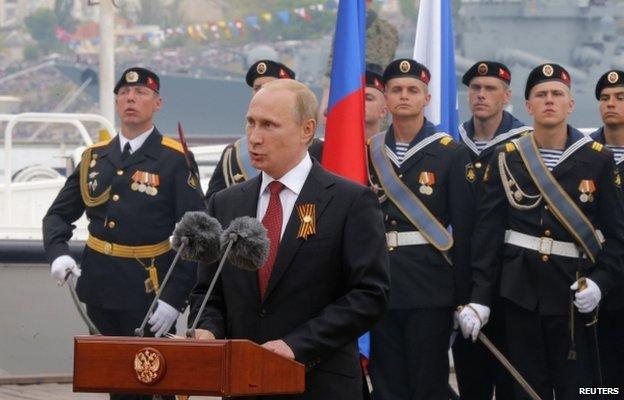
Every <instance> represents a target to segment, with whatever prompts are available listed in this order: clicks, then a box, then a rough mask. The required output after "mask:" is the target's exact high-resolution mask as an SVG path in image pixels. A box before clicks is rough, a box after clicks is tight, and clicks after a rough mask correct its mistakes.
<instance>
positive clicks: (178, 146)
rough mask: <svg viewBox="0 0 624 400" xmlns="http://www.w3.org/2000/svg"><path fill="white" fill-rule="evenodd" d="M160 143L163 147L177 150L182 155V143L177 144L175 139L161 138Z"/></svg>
mask: <svg viewBox="0 0 624 400" xmlns="http://www.w3.org/2000/svg"><path fill="white" fill-rule="evenodd" d="M161 143H162V145H163V146H165V147H169V148H170V149H174V150H177V151H179V152H180V153H182V154H184V148H182V143H180V142H178V141H177V140H175V139H172V138H170V137H167V136H163V138H162V141H161Z"/></svg>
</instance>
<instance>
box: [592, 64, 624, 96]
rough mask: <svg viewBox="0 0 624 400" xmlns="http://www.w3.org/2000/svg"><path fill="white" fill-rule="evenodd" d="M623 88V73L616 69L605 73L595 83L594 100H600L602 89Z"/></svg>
mask: <svg viewBox="0 0 624 400" xmlns="http://www.w3.org/2000/svg"><path fill="white" fill-rule="evenodd" d="M618 86H624V71H620V70H617V69H614V70H611V71H608V72H605V73H604V74H603V75H602V76H601V77H600V79H598V83H596V100H600V94H601V93H602V89H604V88H608V87H618Z"/></svg>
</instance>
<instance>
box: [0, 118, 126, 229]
mask: <svg viewBox="0 0 624 400" xmlns="http://www.w3.org/2000/svg"><path fill="white" fill-rule="evenodd" d="M0 122H4V123H6V127H5V130H4V183H3V184H2V185H0V198H1V199H2V203H1V205H0V207H1V208H2V212H1V213H0V215H2V217H3V221H2V224H1V225H0V238H2V239H36V238H41V219H42V218H43V215H44V214H43V213H45V210H46V209H47V207H49V206H50V203H51V200H52V199H53V198H54V197H55V196H56V193H58V190H59V189H60V188H61V187H62V185H63V182H64V181H65V178H54V179H47V180H41V181H30V182H12V174H13V172H14V171H13V157H12V152H13V134H14V130H15V127H16V126H17V125H18V124H20V123H25V122H30V123H41V124H69V125H72V126H74V127H75V128H76V130H77V131H78V134H79V137H80V140H81V142H82V144H83V145H84V146H89V145H91V144H93V139H92V138H91V136H90V135H89V133H88V131H87V129H86V128H85V125H84V122H95V123H99V124H100V125H101V126H102V127H103V128H104V129H106V130H107V131H108V132H109V133H110V134H111V135H114V134H115V127H114V126H113V124H112V123H111V122H110V121H109V120H108V119H106V118H104V117H102V116H101V115H97V114H78V113H74V114H72V113H30V112H29V113H22V114H0ZM74 155H75V156H76V154H74ZM78 156H79V155H78ZM74 161H76V160H74ZM75 164H76V163H75ZM83 219H84V217H83ZM85 222H86V221H79V223H78V226H79V227H80V228H82V227H83V226H86V223H85ZM81 230H83V229H78V230H77V231H76V232H75V235H74V237H75V238H77V239H82V237H81V236H84V235H83V234H82V233H81V232H80V231H81Z"/></svg>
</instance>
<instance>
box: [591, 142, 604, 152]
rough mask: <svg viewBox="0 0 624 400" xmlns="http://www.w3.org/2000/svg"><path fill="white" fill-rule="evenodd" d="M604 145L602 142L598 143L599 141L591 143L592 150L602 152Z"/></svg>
mask: <svg viewBox="0 0 624 400" xmlns="http://www.w3.org/2000/svg"><path fill="white" fill-rule="evenodd" d="M603 147H604V146H603V145H602V144H601V143H598V142H592V144H591V148H592V150H596V151H597V152H601V151H602V148H603Z"/></svg>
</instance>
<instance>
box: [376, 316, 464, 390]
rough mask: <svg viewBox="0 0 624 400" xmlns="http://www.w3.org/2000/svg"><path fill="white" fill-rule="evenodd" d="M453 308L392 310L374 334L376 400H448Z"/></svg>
mask: <svg viewBox="0 0 624 400" xmlns="http://www.w3.org/2000/svg"><path fill="white" fill-rule="evenodd" d="M452 318H453V310H452V308H450V307H449V308H428V309H408V310H390V311H388V312H387V313H386V315H385V316H384V317H383V318H382V319H381V320H380V321H379V322H378V323H377V324H376V325H375V327H374V328H373V330H372V331H371V360H370V367H369V371H370V376H371V380H372V384H373V398H374V399H375V400H406V399H410V400H417V399H418V400H420V399H427V400H447V399H448V378H449V363H448V346H449V339H450V335H451V329H452V325H453V321H452Z"/></svg>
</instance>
